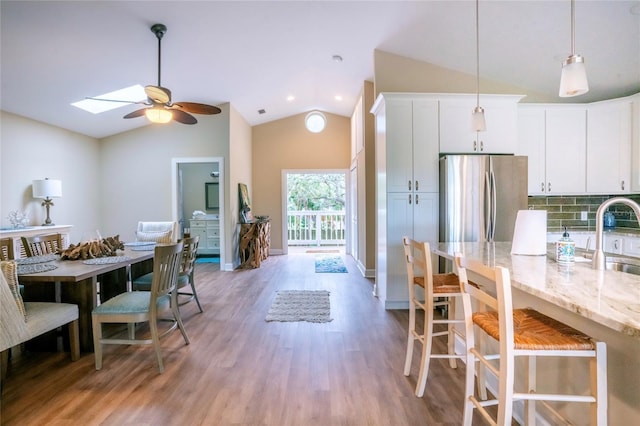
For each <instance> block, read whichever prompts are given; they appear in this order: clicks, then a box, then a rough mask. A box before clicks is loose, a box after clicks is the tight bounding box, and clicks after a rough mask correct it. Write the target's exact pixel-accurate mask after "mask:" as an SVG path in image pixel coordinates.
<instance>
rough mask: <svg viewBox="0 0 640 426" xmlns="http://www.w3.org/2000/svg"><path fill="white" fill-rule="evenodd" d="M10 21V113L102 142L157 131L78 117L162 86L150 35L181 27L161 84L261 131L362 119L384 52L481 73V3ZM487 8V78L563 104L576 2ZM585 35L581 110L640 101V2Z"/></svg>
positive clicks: (169, 45)
mask: <svg viewBox="0 0 640 426" xmlns="http://www.w3.org/2000/svg"><path fill="white" fill-rule="evenodd" d="M0 8H1V9H0V12H1V28H0V36H1V48H2V50H1V52H0V54H1V58H0V59H1V82H2V86H1V90H2V91H1V93H0V101H1V108H2V109H3V110H5V111H8V112H12V113H15V114H19V115H22V116H26V117H29V118H32V119H35V120H39V121H42V122H45V123H49V124H53V125H56V126H59V127H62V128H66V129H69V130H72V131H76V132H79V133H82V134H86V135H89V136H93V137H97V138H102V137H105V136H108V135H112V134H116V133H120V132H123V131H127V130H131V129H133V128H136V127H140V126H143V125H147V124H148V122H147V121H146V120H145V119H144V118H136V119H131V120H124V119H122V116H123V115H125V114H127V113H129V112H131V111H133V110H135V109H137V108H138V107H139V106H136V105H127V106H124V107H122V108H118V109H116V110H113V111H110V112H106V113H102V114H98V115H93V114H90V113H87V112H85V111H82V110H79V109H77V108H75V107H72V106H71V105H70V104H71V103H72V102H74V101H78V100H81V99H83V98H84V97H87V96H95V95H99V94H102V93H106V92H110V91H113V90H116V89H120V88H123V87H127V86H131V85H133V84H141V85H143V86H144V85H147V84H151V85H155V84H156V83H157V40H156V38H155V36H154V35H153V33H152V32H151V31H150V27H151V25H153V24H154V23H158V22H160V23H163V24H165V25H166V26H167V27H168V31H167V33H166V35H165V36H164V38H163V40H162V83H163V85H164V86H166V87H168V88H170V89H171V91H172V92H173V99H174V100H175V101H192V102H200V103H206V104H213V105H219V104H222V103H225V102H230V103H231V104H232V105H233V107H234V108H235V109H236V110H237V111H238V112H239V113H240V114H241V115H242V116H243V117H244V118H245V119H246V120H247V121H248V122H249V123H250V124H251V125H256V124H260V123H264V122H268V121H272V120H276V119H279V118H282V117H287V116H291V115H294V114H298V113H302V112H305V111H309V110H312V109H321V110H323V111H328V112H331V113H335V114H339V115H344V116H349V115H350V114H351V112H352V110H353V107H354V104H355V100H356V97H357V96H358V94H359V91H360V90H361V88H362V83H363V81H365V80H373V78H374V75H373V72H374V68H373V66H374V64H373V51H374V50H375V49H379V50H383V51H386V52H390V53H394V54H397V55H401V56H406V57H409V58H412V59H417V60H420V61H424V62H429V63H432V64H435V65H438V66H442V67H446V68H450V69H453V70H458V71H462V72H466V73H469V74H471V75H475V70H476V63H475V3H474V2H473V1H467V0H465V1H462V0H460V1H386V2H385V1H288V2H284V1H268V0H266V1H253V2H248V1H196V2H190V1H69V2H55V1H6V0H3V1H2V2H0ZM479 8H480V15H479V20H480V73H481V76H482V78H483V79H485V78H486V79H491V80H495V81H501V82H504V83H506V84H511V85H514V86H519V87H523V88H527V89H530V90H531V91H532V92H534V91H535V92H539V93H543V94H547V95H548V96H549V98H550V99H554V101H558V102H559V101H561V99H560V98H558V97H557V93H558V86H559V80H560V68H561V63H562V61H563V59H564V58H566V57H567V56H568V54H569V52H570V40H571V38H570V36H571V32H570V22H571V20H570V19H571V15H570V10H571V8H570V1H569V0H553V1H490V0H480V3H479ZM575 24H576V28H575V40H576V51H577V53H579V54H581V55H583V56H584V57H585V60H586V66H587V73H588V78H589V83H590V87H591V90H590V92H589V93H588V94H586V95H583V96H581V97H579V98H570V99H568V100H569V101H572V102H588V101H596V100H602V99H609V98H613V97H619V96H625V95H629V94H632V93H636V92H639V91H640V1H617V0H600V1H585V0H577V1H576V8H575ZM334 55H340V56H341V57H342V62H336V61H334V60H333V56H334ZM337 95H339V96H341V97H342V100H336V99H335V96H337ZM288 96H294V97H295V99H294V100H291V101H288V100H287V97H288ZM563 101H567V99H566V98H565V99H563ZM260 109H264V110H265V113H264V114H260V113H258V110H260ZM197 117H198V118H200V117H203V116H197ZM176 125H179V124H176Z"/></svg>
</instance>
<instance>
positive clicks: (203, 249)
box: [189, 215, 220, 254]
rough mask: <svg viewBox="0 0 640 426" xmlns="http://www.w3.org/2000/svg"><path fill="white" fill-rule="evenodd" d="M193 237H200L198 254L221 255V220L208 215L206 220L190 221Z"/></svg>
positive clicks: (215, 216)
mask: <svg viewBox="0 0 640 426" xmlns="http://www.w3.org/2000/svg"><path fill="white" fill-rule="evenodd" d="M189 227H190V228H191V235H192V236H196V235H197V236H199V237H200V242H199V244H198V254H220V218H219V216H218V215H208V216H207V218H206V219H191V220H190V221H189Z"/></svg>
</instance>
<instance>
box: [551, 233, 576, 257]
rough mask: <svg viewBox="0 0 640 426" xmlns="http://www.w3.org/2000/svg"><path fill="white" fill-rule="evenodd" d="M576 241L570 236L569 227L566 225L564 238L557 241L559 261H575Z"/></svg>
mask: <svg viewBox="0 0 640 426" xmlns="http://www.w3.org/2000/svg"><path fill="white" fill-rule="evenodd" d="M575 255H576V243H575V241H573V240H572V239H571V238H570V237H569V233H568V232H567V227H566V226H565V227H564V233H563V234H562V238H560V239H559V240H558V242H557V243H556V261H557V262H558V263H573V262H575Z"/></svg>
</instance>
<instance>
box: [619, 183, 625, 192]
mask: <svg viewBox="0 0 640 426" xmlns="http://www.w3.org/2000/svg"><path fill="white" fill-rule="evenodd" d="M620 189H622V190H623V191H624V181H622V182H621V184H620Z"/></svg>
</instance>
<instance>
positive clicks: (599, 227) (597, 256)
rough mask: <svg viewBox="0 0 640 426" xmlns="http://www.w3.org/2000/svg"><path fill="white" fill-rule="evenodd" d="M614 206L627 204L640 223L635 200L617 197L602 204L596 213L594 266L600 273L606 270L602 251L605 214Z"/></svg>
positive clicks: (638, 209)
mask: <svg viewBox="0 0 640 426" xmlns="http://www.w3.org/2000/svg"><path fill="white" fill-rule="evenodd" d="M612 204H625V205H627V206H629V207H631V208H632V209H633V212H634V213H635V214H636V220H638V222H640V205H638V203H636V202H635V201H633V200H630V199H628V198H624V197H615V198H609V199H608V200H607V201H605V202H604V203H602V204H600V207H598V211H597V212H596V247H595V251H594V252H593V260H592V265H593V269H597V270H599V271H602V270H604V269H605V268H604V267H605V263H606V258H605V256H604V251H603V250H602V232H603V230H604V223H603V222H604V212H605V210H606V209H607V208H609V206H611V205H612Z"/></svg>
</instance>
